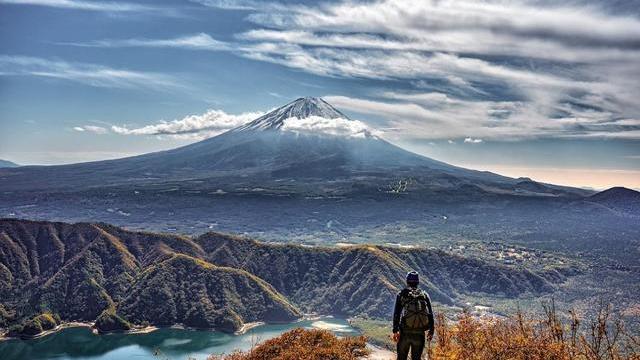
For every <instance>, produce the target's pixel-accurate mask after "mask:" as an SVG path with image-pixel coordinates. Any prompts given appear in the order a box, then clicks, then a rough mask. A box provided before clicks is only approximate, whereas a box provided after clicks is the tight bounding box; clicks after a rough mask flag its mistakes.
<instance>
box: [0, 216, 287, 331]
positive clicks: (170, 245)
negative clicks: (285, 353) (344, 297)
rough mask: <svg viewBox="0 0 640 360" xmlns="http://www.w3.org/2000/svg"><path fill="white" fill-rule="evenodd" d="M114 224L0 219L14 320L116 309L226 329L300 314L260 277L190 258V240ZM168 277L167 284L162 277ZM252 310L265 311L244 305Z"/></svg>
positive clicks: (1, 286) (4, 288) (0, 273)
mask: <svg viewBox="0 0 640 360" xmlns="http://www.w3.org/2000/svg"><path fill="white" fill-rule="evenodd" d="M112 230H114V228H113V227H110V226H108V225H95V224H73V225H72V224H64V223H47V222H32V221H18V220H0V279H2V280H4V281H0V295H1V296H0V298H1V299H2V301H1V302H2V305H3V306H4V308H5V309H11V312H12V313H15V315H14V316H12V318H15V320H19V319H21V318H24V317H30V316H32V315H34V314H39V313H42V312H44V311H45V310H46V311H50V312H53V313H55V314H58V315H60V317H61V318H62V319H63V320H84V321H92V320H95V319H96V318H97V317H98V316H99V315H100V314H101V313H102V312H103V311H105V310H108V309H117V311H118V313H119V315H121V316H123V317H124V318H128V317H130V318H131V319H133V320H136V321H138V323H140V322H141V321H149V322H150V323H153V324H170V323H177V322H180V323H183V324H185V325H187V326H194V327H216V328H220V329H224V330H237V329H238V328H239V327H240V326H241V325H242V324H243V323H244V322H249V321H257V320H262V321H276V320H278V321H289V320H292V319H294V318H296V317H297V316H299V313H298V311H297V310H296V309H295V308H294V307H293V306H292V305H291V304H289V303H288V302H287V301H286V300H285V298H284V297H283V296H282V295H280V294H278V293H277V292H276V291H274V290H273V289H272V288H271V287H270V286H269V285H268V284H266V283H265V282H264V281H262V280H261V279H258V278H256V277H255V276H253V275H251V274H249V273H247V272H245V271H242V270H237V269H228V268H220V267H215V266H213V265H211V264H208V263H206V262H204V261H202V260H199V259H196V258H194V257H192V256H191V255H197V254H199V252H200V250H199V249H198V246H197V245H195V244H194V243H193V242H191V241H190V240H189V239H186V238H182V237H178V236H174V237H168V236H165V235H155V234H148V233H129V232H125V231H122V230H119V231H113V233H112V232H111V231H112ZM53 249H56V250H53ZM175 251H183V253H180V254H179V255H178V254H177V253H176V252H175ZM168 277H170V278H171V282H170V283H166V282H165V281H163V279H166V278H168ZM194 278H197V279H198V280H199V281H198V282H195V283H194V282H193V279H194ZM160 285H161V286H160ZM163 286H172V287H173V288H170V289H166V288H164V287H163ZM214 294H215V295H216V296H215V297H214V296H213V295H214ZM163 295H164V296H163ZM159 299H163V300H166V301H164V302H162V303H160V302H159ZM237 299H243V302H241V303H240V302H238V300H237ZM254 308H255V309H268V310H269V312H268V313H267V312H264V311H262V312H261V311H248V310H247V309H254ZM154 310H158V312H157V313H153V311H154ZM196 314H200V315H202V317H200V316H196ZM154 315H158V316H157V317H156V316H154ZM161 315H162V316H161ZM205 315H206V316H205Z"/></svg>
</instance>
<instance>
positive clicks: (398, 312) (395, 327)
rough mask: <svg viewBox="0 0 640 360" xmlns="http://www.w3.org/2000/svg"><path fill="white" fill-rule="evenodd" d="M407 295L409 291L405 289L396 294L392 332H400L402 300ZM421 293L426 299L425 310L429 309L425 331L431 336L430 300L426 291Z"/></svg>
mask: <svg viewBox="0 0 640 360" xmlns="http://www.w3.org/2000/svg"><path fill="white" fill-rule="evenodd" d="M408 293H409V289H408V288H405V289H403V290H402V291H400V292H399V293H398V296H396V306H395V308H394V310H393V332H394V333H395V332H399V331H400V330H402V324H401V323H400V316H402V300H403V298H405V297H406V296H407V294H408ZM423 293H424V294H425V295H426V297H427V308H428V309H429V329H428V330H427V331H428V332H429V334H430V335H433V325H434V324H433V310H432V309H431V298H429V294H427V292H426V291H423Z"/></svg>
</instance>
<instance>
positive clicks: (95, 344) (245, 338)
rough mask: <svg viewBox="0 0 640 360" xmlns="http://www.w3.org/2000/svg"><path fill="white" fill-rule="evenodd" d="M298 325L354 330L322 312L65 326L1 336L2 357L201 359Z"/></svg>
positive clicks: (14, 359) (341, 332)
mask: <svg viewBox="0 0 640 360" xmlns="http://www.w3.org/2000/svg"><path fill="white" fill-rule="evenodd" d="M297 327H304V328H325V329H329V330H332V331H334V332H335V333H336V334H337V335H357V332H356V331H355V330H354V329H353V328H351V327H350V326H349V324H348V322H347V321H346V320H343V319H336V318H329V317H325V318H321V319H318V320H304V321H300V322H296V323H291V324H279V325H262V326H259V327H256V328H253V329H251V330H249V331H248V332H247V333H245V334H243V335H231V334H224V333H221V332H216V331H197V330H179V329H159V330H156V331H153V332H151V333H147V334H108V335H94V334H93V333H91V331H90V330H89V329H88V328H68V329H64V330H61V331H59V332H57V333H54V334H51V335H48V336H45V337H43V338H39V339H34V340H8V341H2V342H0V359H2V360H31V359H33V360H36V359H59V360H67V359H69V360H71V359H73V360H77V359H92V360H135V359H159V360H168V359H171V360H173V359H184V360H186V359H187V358H195V359H198V360H201V359H206V358H207V356H208V355H210V354H221V353H228V352H231V351H233V350H235V349H241V350H246V349H248V348H250V347H251V346H252V345H253V344H255V343H257V342H260V341H264V340H267V339H270V338H273V337H275V336H278V335H279V334H281V333H283V332H285V331H287V330H291V329H294V328H297Z"/></svg>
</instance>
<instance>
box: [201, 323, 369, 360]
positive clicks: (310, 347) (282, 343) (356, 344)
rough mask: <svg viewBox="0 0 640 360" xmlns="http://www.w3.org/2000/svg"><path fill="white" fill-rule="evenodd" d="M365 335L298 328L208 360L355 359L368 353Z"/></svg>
mask: <svg viewBox="0 0 640 360" xmlns="http://www.w3.org/2000/svg"><path fill="white" fill-rule="evenodd" d="M365 346H366V338H365V337H363V336H358V337H345V338H338V337H336V336H335V335H334V334H332V333H331V332H330V331H327V330H316V329H313V330H305V329H301V328H299V329H295V330H291V331H289V332H286V333H284V334H282V335H280V336H279V337H277V338H274V339H271V340H267V341H265V342H263V343H262V344H260V345H258V346H256V347H254V348H253V349H251V350H249V351H247V352H235V353H232V354H230V355H226V356H215V355H213V356H210V357H209V360H327V359H331V360H356V359H359V358H361V357H362V356H365V355H367V354H368V350H367V349H366V348H365Z"/></svg>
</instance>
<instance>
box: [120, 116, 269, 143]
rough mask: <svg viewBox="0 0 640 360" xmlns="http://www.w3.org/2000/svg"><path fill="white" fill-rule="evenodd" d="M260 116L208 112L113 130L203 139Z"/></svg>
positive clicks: (136, 133) (123, 132) (134, 133)
mask: <svg viewBox="0 0 640 360" xmlns="http://www.w3.org/2000/svg"><path fill="white" fill-rule="evenodd" d="M260 115H261V113H257V112H247V113H242V114H239V115H232V114H227V113H225V112H224V111H222V110H208V111H207V112H205V113H204V114H200V115H189V116H185V117H184V118H182V119H175V120H172V121H161V122H159V123H156V124H151V125H146V126H142V127H133V128H131V127H127V126H117V125H114V126H112V127H111V130H112V131H113V132H115V133H117V134H121V135H168V136H173V137H182V138H194V139H202V138H206V137H209V136H213V135H217V134H220V133H222V132H224V131H227V130H229V129H232V128H234V127H237V126H240V125H242V124H245V123H247V122H249V121H251V120H253V119H255V118H256V117H258V116H260Z"/></svg>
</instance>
